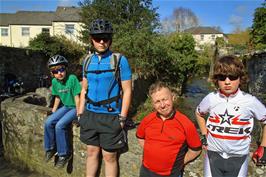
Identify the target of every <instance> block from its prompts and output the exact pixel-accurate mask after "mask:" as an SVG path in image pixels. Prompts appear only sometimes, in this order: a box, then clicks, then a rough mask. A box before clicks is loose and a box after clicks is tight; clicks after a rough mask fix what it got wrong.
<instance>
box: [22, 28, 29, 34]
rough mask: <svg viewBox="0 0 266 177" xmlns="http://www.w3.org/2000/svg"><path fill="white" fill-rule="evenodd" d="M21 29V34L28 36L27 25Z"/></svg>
mask: <svg viewBox="0 0 266 177" xmlns="http://www.w3.org/2000/svg"><path fill="white" fill-rule="evenodd" d="M21 29H22V31H21V32H22V33H21V35H22V36H29V35H30V28H29V27H22V28H21Z"/></svg>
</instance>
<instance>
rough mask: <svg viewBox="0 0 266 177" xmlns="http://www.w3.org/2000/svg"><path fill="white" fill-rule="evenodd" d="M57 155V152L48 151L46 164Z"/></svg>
mask: <svg viewBox="0 0 266 177" xmlns="http://www.w3.org/2000/svg"><path fill="white" fill-rule="evenodd" d="M55 154H56V151H55V150H54V149H52V150H49V151H46V153H45V162H49V161H50V160H51V159H52V157H53V156H54V155H55Z"/></svg>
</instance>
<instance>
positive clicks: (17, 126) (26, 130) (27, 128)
mask: <svg viewBox="0 0 266 177" xmlns="http://www.w3.org/2000/svg"><path fill="white" fill-rule="evenodd" d="M29 98H30V99H29ZM39 98H42V97H40V96H39V95H36V93H28V94H27V95H24V96H22V97H18V98H9V99H6V100H4V101H3V102H2V104H1V113H2V115H3V133H4V136H3V141H4V146H5V158H7V159H8V160H10V161H11V162H12V163H14V164H16V165H18V166H20V167H21V168H28V169H30V170H33V171H37V172H39V173H41V174H46V175H49V176H51V177H67V176H71V177H83V176H85V162H86V146H85V145H84V144H82V143H81V142H80V140H79V128H77V127H75V126H74V127H73V128H72V133H73V138H72V140H73V150H74V156H73V160H72V161H70V162H69V163H68V165H67V166H66V167H65V168H63V169H57V168H55V167H54V162H49V163H48V164H46V163H45V162H44V149H43V132H44V130H43V123H44V121H45V119H46V117H47V114H48V112H49V111H50V108H47V107H45V106H38V105H33V104H29V103H30V102H36V99H39ZM25 100H27V102H28V103H26V102H25ZM40 100H42V99H40ZM38 104H40V105H45V104H43V101H38ZM135 132H136V129H133V130H129V131H128V139H129V151H128V152H127V153H124V154H122V155H121V156H120V159H119V164H120V169H121V170H120V176H121V177H138V176H139V175H138V174H139V168H140V165H141V155H142V150H141V148H140V146H139V145H138V142H137V139H136V137H135ZM255 148H256V146H255V145H254V144H253V145H252V146H251V149H252V151H253V150H254V149H255ZM203 156H204V155H201V156H200V157H199V158H198V159H197V160H195V161H194V162H193V163H190V164H189V165H187V166H186V168H185V175H184V176H185V177H190V176H193V177H200V176H203V170H202V169H203ZM102 171H103V170H102ZM265 175H266V170H265V169H263V168H257V167H255V166H254V164H253V163H252V162H250V163H249V176H251V177H262V176H265ZM100 176H101V177H102V176H104V172H101V173H100Z"/></svg>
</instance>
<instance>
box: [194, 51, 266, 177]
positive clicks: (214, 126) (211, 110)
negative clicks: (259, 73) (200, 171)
mask: <svg viewBox="0 0 266 177" xmlns="http://www.w3.org/2000/svg"><path fill="white" fill-rule="evenodd" d="M212 79H213V82H214V83H215V85H216V86H217V87H218V90H217V91H215V92H212V93H209V94H208V95H207V96H206V97H205V98H204V99H203V100H202V101H201V103H200V104H199V105H198V107H197V109H196V117H197V122H198V124H199V127H200V130H201V133H202V135H203V138H202V144H203V149H205V150H206V151H207V153H206V159H205V163H204V176H205V177H225V176H230V177H235V176H239V177H245V176H247V173H248V154H249V145H250V142H251V132H252V129H253V125H254V118H256V119H257V120H259V121H260V122H261V123H262V124H264V128H263V137H262V141H261V144H260V146H259V148H258V149H257V150H256V152H254V153H253V157H252V159H253V160H254V162H255V163H256V164H257V165H265V164H266V126H265V124H266V108H265V106H264V105H263V104H262V103H261V102H260V101H259V100H258V99H257V98H256V97H254V96H252V95H250V94H247V93H245V92H243V91H241V90H240V84H243V83H245V82H246V79H247V76H246V74H245V71H244V66H243V64H242V62H241V61H240V60H239V59H237V58H235V57H232V56H224V57H222V58H220V59H219V60H218V61H217V62H216V63H215V65H214V74H213V77H212ZM205 115H208V118H207V120H205V118H204V116H205Z"/></svg>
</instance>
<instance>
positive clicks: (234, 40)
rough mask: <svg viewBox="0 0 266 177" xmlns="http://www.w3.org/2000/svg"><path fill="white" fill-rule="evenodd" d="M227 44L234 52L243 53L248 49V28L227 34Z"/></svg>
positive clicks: (249, 46)
mask: <svg viewBox="0 0 266 177" xmlns="http://www.w3.org/2000/svg"><path fill="white" fill-rule="evenodd" d="M228 45H229V46H230V47H232V48H233V50H234V51H235V52H234V53H243V52H247V51H248V50H250V48H251V44H250V29H246V30H244V31H241V30H240V31H239V30H238V31H235V32H234V33H232V34H229V35H228Z"/></svg>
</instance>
